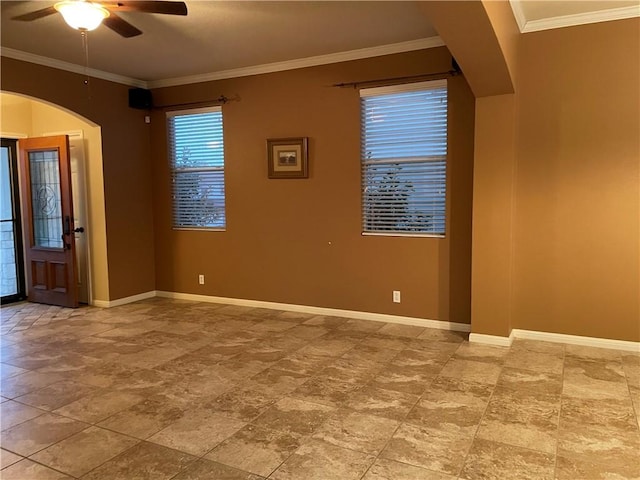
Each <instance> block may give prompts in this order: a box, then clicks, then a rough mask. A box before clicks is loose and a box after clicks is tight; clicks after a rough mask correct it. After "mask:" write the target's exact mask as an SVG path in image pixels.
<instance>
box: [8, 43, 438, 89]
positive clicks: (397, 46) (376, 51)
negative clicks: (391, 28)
mask: <svg viewBox="0 0 640 480" xmlns="http://www.w3.org/2000/svg"><path fill="white" fill-rule="evenodd" d="M444 45H445V43H444V41H442V39H441V38H440V37H438V36H436V37H429V38H419V39H417V40H409V41H407V42H399V43H392V44H389V45H380V46H377V47H369V48H360V49H357V50H348V51H346V52H338V53H330V54H327V55H318V56H315V57H307V58H298V59H295V60H287V61H284V62H276V63H267V64H263V65H253V66H249V67H242V68H233V69H230V70H220V71H217V72H209V73H203V74H199V75H189V76H186V77H175V78H167V79H160V80H149V81H145V80H140V79H137V78H131V77H126V76H124V75H118V74H115V73H109V72H105V71H102V70H95V69H93V68H89V69H87V68H85V67H83V66H82V65H76V64H74V63H68V62H64V61H62V60H56V59H54V58H48V57H43V56H40V55H35V54H33V53H28V52H23V51H21V50H15V49H13V48H6V47H2V49H1V50H0V54H1V55H2V56H3V57H8V58H13V59H15V60H22V61H24V62H29V63H35V64H38V65H43V66H45V67H51V68H57V69H59V70H65V71H68V72H73V73H79V74H81V75H89V76H91V77H94V78H100V79H102V80H108V81H111V82H116V83H122V84H124V85H130V86H132V87H140V88H147V89H150V88H161V87H174V86H177V85H187V84H191V83H201V82H209V81H212V80H223V79H227V78H237V77H247V76H250V75H260V74H263V73H273V72H282V71H285V70H294V69H297V68H306V67H315V66H317V65H328V64H331V63H338V62H347V61H350V60H361V59H363V58H371V57H380V56H383V55H392V54H394V53H404V52H411V51H414V50H424V49H427V48H436V47H443V46H444Z"/></svg>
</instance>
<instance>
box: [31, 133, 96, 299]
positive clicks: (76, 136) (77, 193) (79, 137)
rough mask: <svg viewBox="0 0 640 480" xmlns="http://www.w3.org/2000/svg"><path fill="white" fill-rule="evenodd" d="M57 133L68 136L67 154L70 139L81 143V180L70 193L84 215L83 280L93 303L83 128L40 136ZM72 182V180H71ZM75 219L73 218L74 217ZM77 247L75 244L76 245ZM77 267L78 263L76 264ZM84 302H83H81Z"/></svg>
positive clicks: (44, 134)
mask: <svg viewBox="0 0 640 480" xmlns="http://www.w3.org/2000/svg"><path fill="white" fill-rule="evenodd" d="M57 135H67V136H68V137H69V155H71V141H72V140H76V141H80V142H81V144H82V163H83V164H82V172H81V175H78V181H79V182H82V185H80V188H73V185H72V187H71V194H72V195H73V198H75V199H77V201H78V205H79V206H80V208H82V210H83V211H82V214H83V215H84V221H85V225H81V226H82V227H84V229H85V231H84V234H83V235H84V236H85V239H84V243H85V246H84V252H85V254H84V257H85V258H84V264H85V265H86V278H85V281H86V283H87V305H93V293H92V292H93V290H92V284H91V234H92V232H91V228H88V227H89V225H92V223H91V219H90V217H89V215H90V213H89V210H90V209H89V197H88V196H87V185H88V184H89V179H88V177H87V168H86V166H87V162H86V149H85V144H84V131H83V130H65V131H56V132H45V133H43V134H42V135H40V137H53V136H57ZM69 167H70V168H71V165H69ZM72 182H73V181H72ZM74 216H75V217H77V216H78V213H77V212H75V210H74ZM74 221H75V219H74ZM76 248H77V246H76ZM78 268H80V267H79V265H78ZM82 303H84V302H82Z"/></svg>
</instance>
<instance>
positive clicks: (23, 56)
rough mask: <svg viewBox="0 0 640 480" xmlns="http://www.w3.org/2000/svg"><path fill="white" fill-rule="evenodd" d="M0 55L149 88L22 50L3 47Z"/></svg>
mask: <svg viewBox="0 0 640 480" xmlns="http://www.w3.org/2000/svg"><path fill="white" fill-rule="evenodd" d="M0 54H1V55H2V56H3V57H7V58H13V59H14V60H22V61H23V62H29V63H35V64H37V65H43V66H45V67H51V68H57V69H58V70H65V71H67V72H72V73H78V74H80V75H88V76H90V77H93V78H100V79H102V80H108V81H110V82H115V83H121V84H124V85H130V86H132V87H140V88H146V87H147V82H145V81H144V80H139V79H137V78H131V77H125V76H124V75H118V74H116V73H109V72H104V71H102V70H96V69H94V68H85V67H83V66H82V65H76V64H75V63H69V62H63V61H62V60H56V59H55V58H48V57H43V56H41V55H35V54H33V53H28V52H23V51H21V50H15V49H13V48H7V47H2V49H1V50H0Z"/></svg>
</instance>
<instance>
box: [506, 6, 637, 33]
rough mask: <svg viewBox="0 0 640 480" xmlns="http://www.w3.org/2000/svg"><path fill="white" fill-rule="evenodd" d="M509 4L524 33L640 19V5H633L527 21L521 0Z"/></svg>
mask: <svg viewBox="0 0 640 480" xmlns="http://www.w3.org/2000/svg"><path fill="white" fill-rule="evenodd" d="M509 3H510V4H511V10H513V15H514V17H515V19H516V22H517V23H518V27H519V28H520V32H522V33H528V32H539V31H541V30H550V29H553V28H562V27H573V26H576V25H587V24H590V23H599V22H610V21H613V20H624V19H626V18H634V17H640V5H631V6H629V7H619V8H609V9H607V10H597V11H594V12H584V13H575V14H572V15H561V16H558V17H549V18H541V19H539V20H527V18H526V16H525V14H524V11H523V10H522V4H521V0H509Z"/></svg>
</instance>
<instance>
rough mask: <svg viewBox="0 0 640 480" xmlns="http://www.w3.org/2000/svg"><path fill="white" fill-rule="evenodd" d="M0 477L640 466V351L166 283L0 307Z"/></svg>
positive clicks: (367, 479) (403, 479) (426, 475)
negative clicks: (109, 301)
mask: <svg viewBox="0 0 640 480" xmlns="http://www.w3.org/2000/svg"><path fill="white" fill-rule="evenodd" d="M1 315H2V337H1V338H2V344H1V347H2V348H1V350H0V361H1V362H2V363H1V364H0V372H1V376H2V390H1V395H2V397H1V398H0V401H1V403H0V412H1V417H0V418H1V423H0V429H1V434H0V446H1V448H2V449H1V450H0V452H1V455H0V462H1V465H0V467H1V468H2V470H1V471H0V477H1V478H2V479H5V480H12V479H18V480H49V479H56V480H57V479H69V478H82V479H92V480H93V479H108V480H115V479H126V480H134V479H152V480H163V479H175V480H203V479H224V480H233V479H253V480H258V479H263V478H270V479H275V480H294V479H296V480H332V479H337V480H350V479H354V480H356V479H363V480H419V479H420V480H421V479H425V480H432V479H433V480H452V479H464V480H476V479H496V480H508V479H526V480H529V479H536V480H537V479H567V480H581V479H582V480H590V479H616V480H622V479H630V478H635V479H637V478H640V433H639V425H638V413H639V412H640V356H638V355H637V354H630V353H625V352H619V351H611V350H603V349H594V348H586V347H576V346H570V345H561V344H553V343H543V342H534V341H516V342H515V343H514V345H513V346H512V347H511V348H500V347H489V346H483V345H477V344H470V343H468V342H467V341H466V336H465V335H463V334H459V333H455V332H447V331H443V330H431V329H425V328H421V327H413V326H403V325H394V324H384V323H376V322H367V321H360V320H349V319H345V318H336V317H324V316H313V315H307V314H297V313H292V312H283V311H275V310H265V309H256V308H244V307H236V306H225V305H216V304H205V303H195V302H179V301H172V300H165V299H152V300H148V301H143V302H138V303H135V304H131V305H126V306H122V307H117V308H112V309H108V310H102V309H97V308H81V309H77V310H70V309H62V308H57V307H49V306H43V305H34V304H27V303H23V304H18V305H14V306H9V307H3V308H2V311H1Z"/></svg>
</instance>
